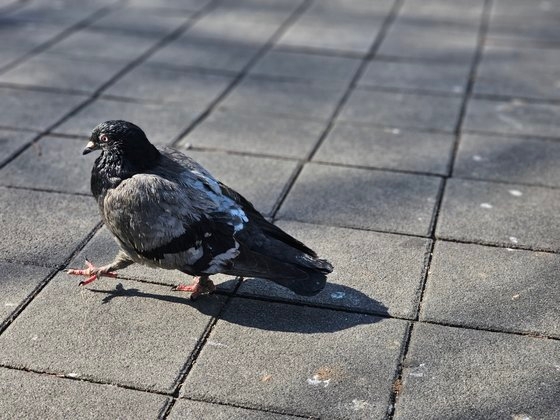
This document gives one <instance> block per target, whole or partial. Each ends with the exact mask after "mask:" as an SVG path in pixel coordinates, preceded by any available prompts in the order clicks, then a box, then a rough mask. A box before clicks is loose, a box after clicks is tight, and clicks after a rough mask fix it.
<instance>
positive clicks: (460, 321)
mask: <svg viewBox="0 0 560 420" xmlns="http://www.w3.org/2000/svg"><path fill="white" fill-rule="evenodd" d="M559 263H560V256H558V255H556V254H550V253H546V252H531V251H522V250H511V249H504V248H494V247H485V246H480V245H472V244H458V243H452V242H442V241H438V242H437V243H436V246H435V249H434V257H433V260H432V264H431V266H430V275H429V276H428V281H427V283H426V290H425V293H424V298H423V302H422V313H421V315H420V319H421V320H426V321H436V322H442V323H446V324H456V325H467V326H471V327H479V328H491V329H499V330H509V331H518V332H529V333H534V334H541V335H548V336H556V337H559V338H560V321H559V320H560V310H559V308H558V305H557V302H558V301H559V300H560V286H559V285H558V282H557V281H556V277H557V268H558V266H559ZM459 291H460V292H459Z"/></svg>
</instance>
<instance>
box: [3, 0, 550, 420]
mask: <svg viewBox="0 0 560 420" xmlns="http://www.w3.org/2000/svg"><path fill="white" fill-rule="evenodd" d="M559 21H560V1H554V0H550V1H540V0H539V1H525V0H485V1H483V0H375V1H374V0H352V1H350V0H348V1H344V0H161V1H150V0H129V1H115V0H84V1H81V2H79V3H78V2H74V1H69V0H57V1H46V0H44V1H40V0H27V1H24V0H21V1H16V0H0V97H1V100H0V220H1V222H2V240H1V242H0V418H6V419H14V418H25V419H29V418H41V419H45V418H53V419H55V418H56V419H58V418H91V419H101V418H107V419H114V418H134V419H156V418H160V419H185V418H192V419H201V418H211V419H269V418H270V419H288V418H325V419H393V418H395V419H514V420H521V419H523V420H525V419H527V420H531V419H558V418H560V341H559V339H560V309H559V307H560V305H559V302H560V283H559V281H558V279H559V273H560V271H559V268H560V223H558V222H557V220H556V218H557V217H558V213H559V210H560V190H559V187H560V165H559V164H558V162H559V161H560V141H559V139H560V72H559V70H558V69H559V68H560V25H558V22H559ZM107 119H126V120H130V121H132V122H134V123H136V124H138V125H140V126H141V127H142V128H143V129H144V130H145V131H146V133H147V135H148V138H150V139H151V140H152V141H154V142H155V143H157V144H167V145H173V146H174V147H176V148H178V149H181V150H183V151H185V152H186V153H188V154H190V155H191V156H192V157H194V158H195V159H197V160H198V161H200V162H201V163H202V164H203V165H205V166H206V167H207V168H208V169H209V170H210V171H211V172H212V173H213V174H214V175H215V176H216V177H218V178H220V179H221V180H223V181H224V182H225V183H226V184H228V185H230V186H231V187H233V188H235V189H236V190H238V191H239V192H241V193H242V194H243V195H245V196H246V197H247V198H248V199H249V200H250V201H252V202H253V203H254V204H255V206H256V207H257V208H258V209H259V210H260V211H261V212H263V213H264V214H266V215H267V216H268V217H270V218H271V219H272V220H273V221H274V222H275V223H277V224H278V225H279V226H281V227H282V228H283V229H285V230H286V231H288V232H289V233H291V234H293V235H294V236H296V237H297V238H299V239H301V240H302V241H304V242H305V243H306V244H308V245H309V246H310V247H312V248H314V249H316V250H317V251H318V253H319V255H321V256H322V257H324V258H327V259H329V260H330V261H331V262H332V263H333V264H334V266H335V271H334V272H333V273H332V275H330V276H329V283H328V285H327V287H326V288H325V290H324V291H323V292H321V293H320V294H319V295H317V296H315V297H312V298H302V297H299V296H296V295H294V294H292V293H291V292H289V291H287V290H285V289H282V288H281V287H279V286H276V285H275V284H273V283H271V282H266V281H264V280H259V279H239V278H231V277H227V276H216V278H215V280H216V282H217V283H219V287H218V291H217V293H215V294H214V295H211V296H208V297H205V298H201V299H199V300H198V301H196V302H191V301H190V300H189V299H188V295H187V294H181V293H178V292H174V291H172V290H171V286H173V285H176V284H178V283H180V282H184V281H188V279H185V278H184V276H183V275H181V274H180V273H178V272H168V271H164V270H159V271H157V270H152V269H148V268H145V267H140V266H131V267H129V268H127V269H125V270H122V271H121V272H119V278H117V279H110V278H103V279H101V280H99V281H96V282H94V283H92V284H91V285H88V286H87V287H84V288H80V287H78V285H77V282H78V280H77V279H76V278H74V277H71V276H68V275H67V274H65V271H64V270H65V269H66V268H68V267H74V268H78V267H81V266H82V265H83V261H84V258H85V257H86V256H87V257H88V258H89V259H90V260H92V261H93V262H94V263H96V264H99V265H100V264H106V263H108V262H110V261H111V259H112V257H113V255H114V253H115V252H116V244H115V243H114V242H113V240H112V238H111V237H110V235H109V233H108V231H107V230H106V229H105V228H104V227H103V226H102V225H101V224H100V218H99V215H98V210H97V206H96V204H95V202H94V200H93V199H92V198H91V196H90V193H89V173H90V170H91V166H92V164H93V162H92V161H93V159H92V158H91V156H87V157H82V156H81V150H82V148H83V147H84V146H85V142H86V138H87V136H88V134H89V132H90V131H91V130H92V129H93V127H95V126H96V125H97V124H98V123H100V122H102V121H104V120H107Z"/></svg>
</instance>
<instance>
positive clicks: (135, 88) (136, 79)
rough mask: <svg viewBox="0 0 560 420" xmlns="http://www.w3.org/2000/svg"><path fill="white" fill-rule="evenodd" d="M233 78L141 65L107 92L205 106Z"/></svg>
mask: <svg viewBox="0 0 560 420" xmlns="http://www.w3.org/2000/svg"><path fill="white" fill-rule="evenodd" d="M232 81H233V78H232V77H227V76H216V75H211V74H200V73H192V72H185V71H182V70H181V71H179V70H171V69H163V68H156V67H152V66H140V67H137V68H135V69H134V70H132V71H131V72H130V73H127V74H126V75H125V76H124V77H123V78H121V79H119V80H118V81H117V82H116V83H115V84H114V85H112V86H111V87H110V88H109V89H107V90H106V91H105V94H107V95H114V96H121V97H129V98H138V99H143V100H153V101H158V102H169V103H178V104H185V105H188V106H189V107H191V108H192V107H196V108H197V109H205V108H206V107H207V106H208V105H209V104H210V102H212V101H213V100H214V99H215V98H216V97H218V95H219V94H220V93H222V92H223V91H224V90H225V89H226V88H227V87H228V85H229V84H230V83H231V82H232Z"/></svg>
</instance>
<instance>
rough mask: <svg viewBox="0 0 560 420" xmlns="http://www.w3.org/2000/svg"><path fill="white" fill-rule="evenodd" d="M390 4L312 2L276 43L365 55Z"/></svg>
mask: <svg viewBox="0 0 560 420" xmlns="http://www.w3.org/2000/svg"><path fill="white" fill-rule="evenodd" d="M391 6H392V2H391V1H378V2H368V1H353V2H342V1H320V2H316V3H313V4H312V5H311V7H309V9H307V10H306V11H305V13H304V14H303V15H302V16H301V17H300V18H299V19H298V20H297V21H296V22H295V23H294V24H293V25H291V26H290V28H289V29H288V30H287V31H286V32H285V33H284V35H283V36H282V37H281V38H280V40H279V41H278V44H279V45H281V46H289V47H304V48H312V49H319V50H331V51H350V52H355V53H361V54H366V53H367V52H368V51H369V49H370V47H371V45H372V44H373V42H374V40H375V37H376V36H377V34H378V32H379V31H380V29H381V26H382V23H383V19H384V18H385V17H386V15H387V14H388V13H389V10H390V8H391Z"/></svg>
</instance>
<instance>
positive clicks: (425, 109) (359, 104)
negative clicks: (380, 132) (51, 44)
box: [338, 88, 461, 132]
mask: <svg viewBox="0 0 560 420" xmlns="http://www.w3.org/2000/svg"><path fill="white" fill-rule="evenodd" d="M380 104H383V106H380ZM460 105H461V98H460V97H452V96H432V95H418V94H407V93H393V92H378V91H371V90H367V89H363V88H362V89H360V88H357V89H355V90H354V91H353V92H352V94H351V96H350V98H349V99H348V101H347V102H346V104H345V105H344V107H343V108H342V111H341V113H340V115H339V117H338V119H339V120H340V121H352V122H360V123H366V124H378V125H383V126H385V127H411V128H424V129H437V130H442V131H450V132H452V131H453V130H454V129H455V125H456V124H457V118H458V116H459V108H460Z"/></svg>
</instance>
